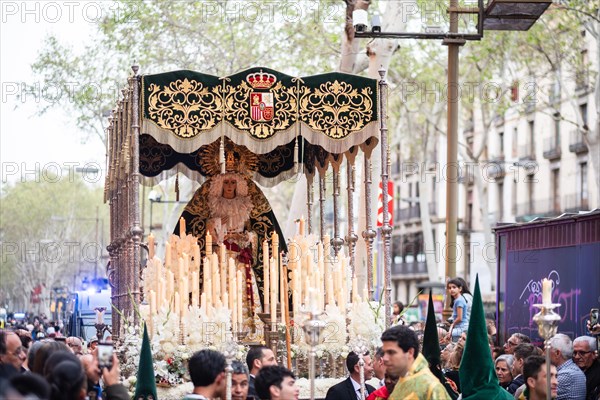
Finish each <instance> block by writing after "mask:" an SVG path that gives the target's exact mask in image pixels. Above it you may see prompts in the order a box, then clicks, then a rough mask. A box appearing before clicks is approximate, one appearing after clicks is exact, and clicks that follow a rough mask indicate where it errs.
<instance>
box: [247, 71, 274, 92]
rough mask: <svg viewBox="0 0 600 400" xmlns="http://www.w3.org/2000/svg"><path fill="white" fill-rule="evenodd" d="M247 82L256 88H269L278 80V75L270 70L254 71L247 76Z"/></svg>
mask: <svg viewBox="0 0 600 400" xmlns="http://www.w3.org/2000/svg"><path fill="white" fill-rule="evenodd" d="M246 82H248V83H249V84H250V86H252V87H253V88H254V89H268V88H270V87H271V86H273V85H274V84H275V82H277V77H276V76H275V75H273V74H269V73H268V72H263V71H262V70H260V72H254V73H252V74H248V76H246Z"/></svg>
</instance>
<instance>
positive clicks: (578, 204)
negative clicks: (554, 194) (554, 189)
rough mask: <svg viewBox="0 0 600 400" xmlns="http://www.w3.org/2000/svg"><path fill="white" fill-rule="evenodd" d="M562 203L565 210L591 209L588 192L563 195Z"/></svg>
mask: <svg viewBox="0 0 600 400" xmlns="http://www.w3.org/2000/svg"><path fill="white" fill-rule="evenodd" d="M562 205H563V208H564V211H565V212H579V211H588V210H589V207H590V206H589V198H588V195H587V193H573V194H568V195H565V196H563V198H562Z"/></svg>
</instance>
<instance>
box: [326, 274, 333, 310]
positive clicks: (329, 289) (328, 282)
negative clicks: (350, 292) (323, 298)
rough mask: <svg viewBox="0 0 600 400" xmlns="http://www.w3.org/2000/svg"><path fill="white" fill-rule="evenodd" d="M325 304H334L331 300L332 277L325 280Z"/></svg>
mask: <svg viewBox="0 0 600 400" xmlns="http://www.w3.org/2000/svg"><path fill="white" fill-rule="evenodd" d="M327 304H329V305H332V306H333V305H335V302H334V300H333V279H328V280H327Z"/></svg>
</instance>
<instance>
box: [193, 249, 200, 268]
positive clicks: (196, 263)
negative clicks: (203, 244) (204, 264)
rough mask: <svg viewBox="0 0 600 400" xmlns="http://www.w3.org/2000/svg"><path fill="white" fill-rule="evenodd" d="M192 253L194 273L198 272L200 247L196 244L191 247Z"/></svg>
mask: <svg viewBox="0 0 600 400" xmlns="http://www.w3.org/2000/svg"><path fill="white" fill-rule="evenodd" d="M193 251H194V269H195V270H196V271H199V270H200V246H198V244H197V243H194V246H193Z"/></svg>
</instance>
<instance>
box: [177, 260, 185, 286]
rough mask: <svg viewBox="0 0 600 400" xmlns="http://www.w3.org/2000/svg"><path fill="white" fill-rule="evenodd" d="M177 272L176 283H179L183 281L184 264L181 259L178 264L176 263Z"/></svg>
mask: <svg viewBox="0 0 600 400" xmlns="http://www.w3.org/2000/svg"><path fill="white" fill-rule="evenodd" d="M178 267H179V268H178V271H177V282H181V281H182V280H184V279H185V272H184V271H185V268H184V263H183V257H179V262H178Z"/></svg>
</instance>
